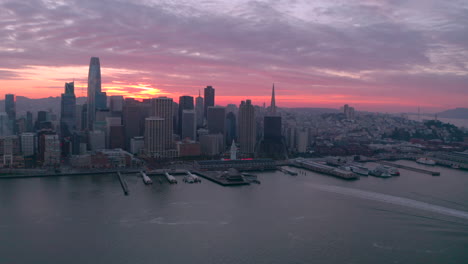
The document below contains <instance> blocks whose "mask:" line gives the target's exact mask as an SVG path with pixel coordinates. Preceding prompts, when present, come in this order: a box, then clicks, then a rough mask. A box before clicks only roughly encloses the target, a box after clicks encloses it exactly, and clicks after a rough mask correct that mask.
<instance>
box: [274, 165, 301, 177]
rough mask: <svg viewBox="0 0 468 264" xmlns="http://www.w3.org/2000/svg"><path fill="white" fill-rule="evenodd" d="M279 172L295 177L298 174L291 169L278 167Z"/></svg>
mask: <svg viewBox="0 0 468 264" xmlns="http://www.w3.org/2000/svg"><path fill="white" fill-rule="evenodd" d="M278 170H279V171H281V172H282V173H284V174H289V175H293V176H296V175H297V174H298V173H297V172H296V171H293V170H290V169H288V168H285V167H278Z"/></svg>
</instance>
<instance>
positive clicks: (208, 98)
mask: <svg viewBox="0 0 468 264" xmlns="http://www.w3.org/2000/svg"><path fill="white" fill-rule="evenodd" d="M204 100H205V105H204V107H203V111H204V115H205V118H207V115H208V107H210V106H214V105H215V89H214V88H213V87H212V86H207V87H206V88H205V90H204Z"/></svg>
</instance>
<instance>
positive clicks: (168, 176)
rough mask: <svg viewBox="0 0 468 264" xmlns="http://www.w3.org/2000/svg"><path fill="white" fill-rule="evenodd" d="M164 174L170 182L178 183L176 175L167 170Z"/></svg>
mask: <svg viewBox="0 0 468 264" xmlns="http://www.w3.org/2000/svg"><path fill="white" fill-rule="evenodd" d="M164 175H165V176H166V179H167V181H168V182H169V183H170V184H174V183H175V184H177V180H176V178H175V177H174V176H172V175H170V174H169V173H168V172H167V171H166V172H164Z"/></svg>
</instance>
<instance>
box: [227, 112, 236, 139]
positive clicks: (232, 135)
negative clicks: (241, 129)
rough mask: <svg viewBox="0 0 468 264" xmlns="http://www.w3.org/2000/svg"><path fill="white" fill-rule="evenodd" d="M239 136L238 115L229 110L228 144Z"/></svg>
mask: <svg viewBox="0 0 468 264" xmlns="http://www.w3.org/2000/svg"><path fill="white" fill-rule="evenodd" d="M236 138H237V121H236V115H235V114H234V113H233V112H229V113H228V114H227V115H226V144H230V143H232V141H233V140H235V139H236Z"/></svg>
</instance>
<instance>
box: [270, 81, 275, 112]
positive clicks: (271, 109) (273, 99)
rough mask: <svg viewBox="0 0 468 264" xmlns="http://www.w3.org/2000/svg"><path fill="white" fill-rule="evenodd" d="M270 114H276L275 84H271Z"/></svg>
mask: <svg viewBox="0 0 468 264" xmlns="http://www.w3.org/2000/svg"><path fill="white" fill-rule="evenodd" d="M270 115H272V116H275V115H276V99H275V84H273V88H272V89H271V104H270Z"/></svg>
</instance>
